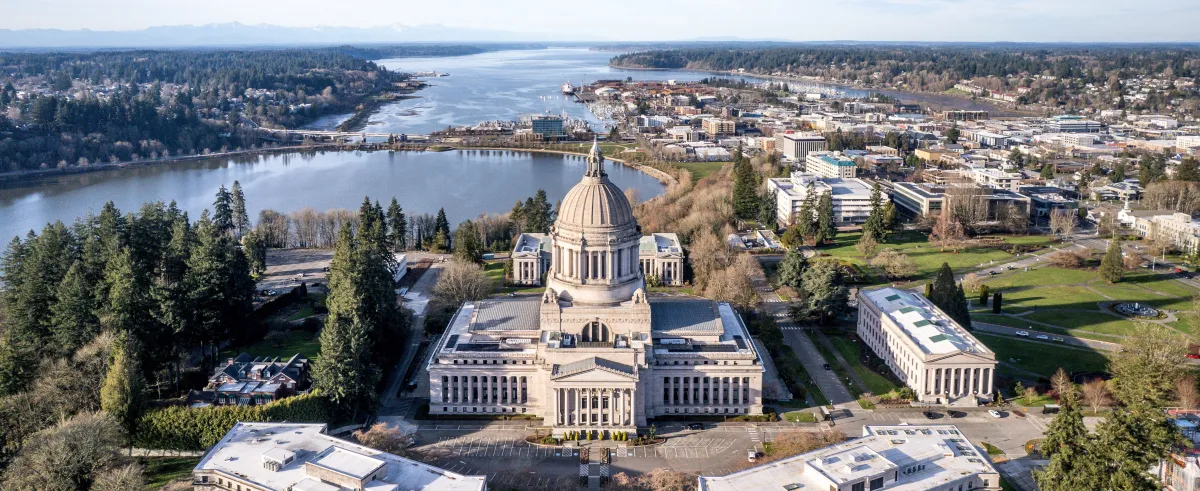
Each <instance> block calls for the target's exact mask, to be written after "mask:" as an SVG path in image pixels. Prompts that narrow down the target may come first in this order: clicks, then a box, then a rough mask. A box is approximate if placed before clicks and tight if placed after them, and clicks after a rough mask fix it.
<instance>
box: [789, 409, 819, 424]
mask: <svg viewBox="0 0 1200 491" xmlns="http://www.w3.org/2000/svg"><path fill="white" fill-rule="evenodd" d="M783 419H785V420H787V421H788V422H790V423H816V422H817V415H816V414H813V413H811V412H808V411H789V412H786V413H783Z"/></svg>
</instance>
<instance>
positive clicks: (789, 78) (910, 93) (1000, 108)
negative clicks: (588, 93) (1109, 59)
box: [608, 63, 1037, 117]
mask: <svg viewBox="0 0 1200 491" xmlns="http://www.w3.org/2000/svg"><path fill="white" fill-rule="evenodd" d="M608 66H609V67H611V68H616V69H619V70H636V71H646V72H670V71H677V72H697V73H712V74H715V75H727V76H730V77H738V76H741V77H747V78H760V79H764V80H778V81H783V82H807V83H814V84H822V85H828V86H831V87H834V88H837V89H842V90H857V91H861V92H874V93H879V94H881V95H887V96H889V97H894V96H890V95H888V94H886V93H884V92H891V93H895V94H901V95H908V96H910V97H933V96H936V97H949V98H952V99H954V100H959V101H965V102H973V103H975V104H981V105H985V106H989V107H991V108H995V110H996V111H1003V112H1007V113H1015V114H1018V115H1026V116H1027V115H1035V114H1037V113H1036V112H1034V111H1024V110H1020V109H1014V108H1008V107H1004V106H1001V105H999V104H1002V103H1003V101H995V102H993V101H990V100H989V101H980V100H977V99H971V98H969V97H962V96H959V95H956V94H950V93H946V92H925V91H912V90H902V89H887V88H879V87H870V86H865V85H858V84H852V83H849V84H848V83H843V82H830V81H827V80H822V79H819V78H814V77H808V76H787V75H767V74H758V73H749V72H734V71H729V70H712V69H703V68H687V67H684V68H651V67H629V66H621V65H614V64H612V63H609V64H608ZM896 99H900V100H901V102H903V97H896ZM922 105H944V104H931V103H926V104H922ZM997 117H1022V116H997Z"/></svg>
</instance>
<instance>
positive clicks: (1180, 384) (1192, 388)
mask: <svg viewBox="0 0 1200 491" xmlns="http://www.w3.org/2000/svg"><path fill="white" fill-rule="evenodd" d="M1175 397H1178V398H1179V406H1180V407H1182V408H1185V409H1196V407H1197V405H1198V404H1200V390H1197V389H1196V376H1194V375H1191V374H1188V375H1184V376H1182V377H1179V380H1177V381H1176V382H1175Z"/></svg>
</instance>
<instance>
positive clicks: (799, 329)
mask: <svg viewBox="0 0 1200 491" xmlns="http://www.w3.org/2000/svg"><path fill="white" fill-rule="evenodd" d="M779 329H780V330H781V331H803V330H804V328H803V327H800V326H779Z"/></svg>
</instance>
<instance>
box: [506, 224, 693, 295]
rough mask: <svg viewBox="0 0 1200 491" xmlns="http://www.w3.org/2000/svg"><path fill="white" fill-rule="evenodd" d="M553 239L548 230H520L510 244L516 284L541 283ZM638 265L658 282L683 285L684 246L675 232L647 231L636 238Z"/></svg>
mask: <svg viewBox="0 0 1200 491" xmlns="http://www.w3.org/2000/svg"><path fill="white" fill-rule="evenodd" d="M553 248H554V241H553V240H552V239H551V237H550V235H547V234H528V233H527V234H521V235H520V236H519V237H517V244H516V245H515V246H513V251H512V261H513V278H512V282H513V283H516V284H518V285H541V284H542V280H543V279H544V277H545V275H546V270H547V269H549V268H550V262H551V256H552V254H551V251H552V250H553ZM637 254H638V267H640V268H642V274H644V275H646V276H647V277H649V276H654V277H655V278H657V279H658V282H659V283H658V284H660V285H666V286H681V285H683V246H681V245H679V236H678V235H676V234H650V235H646V236H643V237H642V238H641V240H639V241H638V251H637Z"/></svg>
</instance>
